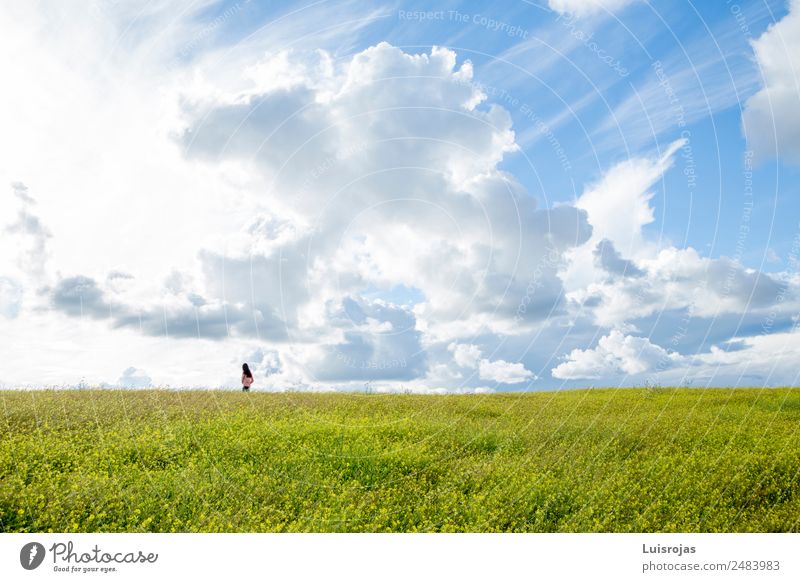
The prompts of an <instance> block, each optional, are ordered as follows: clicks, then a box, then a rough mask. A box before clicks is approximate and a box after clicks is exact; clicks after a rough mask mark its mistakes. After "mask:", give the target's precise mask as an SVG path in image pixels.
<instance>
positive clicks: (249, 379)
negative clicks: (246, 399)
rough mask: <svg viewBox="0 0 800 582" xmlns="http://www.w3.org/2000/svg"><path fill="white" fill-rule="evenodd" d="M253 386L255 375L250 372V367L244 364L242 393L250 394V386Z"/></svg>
mask: <svg viewBox="0 0 800 582" xmlns="http://www.w3.org/2000/svg"><path fill="white" fill-rule="evenodd" d="M252 385H253V373H252V372H251V371H250V366H248V365H247V364H242V392H250V386H252Z"/></svg>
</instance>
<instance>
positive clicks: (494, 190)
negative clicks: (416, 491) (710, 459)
mask: <svg viewBox="0 0 800 582" xmlns="http://www.w3.org/2000/svg"><path fill="white" fill-rule="evenodd" d="M0 32H3V33H4V34H2V35H0V36H2V39H3V40H2V41H0V43H2V44H3V45H4V46H3V48H4V49H5V50H6V51H12V52H14V54H19V55H20V58H19V59H17V60H16V62H14V63H9V64H7V65H4V68H5V70H4V71H3V73H4V76H5V77H6V81H7V83H6V85H7V86H8V87H12V88H13V89H12V90H11V91H9V92H7V94H6V95H3V96H2V97H0V99H2V100H3V101H5V102H4V103H2V104H0V105H2V107H0V110H2V113H1V114H0V116H2V123H3V126H4V127H6V128H8V129H7V131H5V132H4V136H3V137H2V138H0V140H1V141H0V146H1V147H2V150H0V154H1V155H3V156H4V159H5V160H7V163H6V164H5V167H4V168H3V169H2V172H0V173H2V176H1V177H2V178H3V180H4V183H5V184H6V185H7V186H6V187H5V188H6V191H5V194H4V195H3V196H2V204H1V205H0V218H2V223H3V230H2V234H0V236H2V237H3V239H4V240H3V241H2V245H3V246H2V247H0V248H2V249H3V250H2V251H0V333H3V335H4V337H15V338H18V341H16V342H7V343H6V344H5V345H4V346H3V347H2V348H0V362H4V363H3V364H0V383H2V384H3V385H7V386H28V385H32V381H31V380H30V378H29V377H28V376H27V375H26V373H24V370H26V369H30V368H31V367H32V366H35V367H36V368H38V369H41V370H43V372H42V379H41V382H43V383H45V384H47V385H63V386H70V385H75V384H78V383H84V382H86V383H90V384H97V385H107V386H117V385H119V386H148V385H158V386H166V385H169V386H188V387H200V386H212V387H217V386H220V387H235V386H236V385H237V382H238V375H237V368H238V366H239V365H240V363H241V362H242V361H249V362H250V363H251V366H252V367H253V368H254V369H255V370H256V372H257V376H258V382H257V384H259V385H260V386H261V387H263V388H266V389H275V390H285V389H315V390H337V389H342V390H352V389H362V388H363V386H364V384H365V383H366V382H370V383H372V384H371V385H373V386H374V388H375V389H378V390H387V391H391V390H398V389H402V390H415V391H420V392H431V391H433V392H439V391H468V392H475V391H477V392H483V391H495V390H501V391H504V390H545V389H559V388H564V387H566V388H569V387H578V386H586V385H611V386H630V385H643V384H664V385H666V384H691V385H698V386H703V385H759V386H761V385H764V386H767V385H776V384H793V383H796V374H797V372H796V371H795V365H794V362H796V358H797V356H798V355H800V354H797V349H798V348H796V347H795V346H796V345H798V342H797V341H796V340H797V337H798V336H797V330H796V323H797V315H798V310H799V309H800V296H798V286H800V277H799V276H798V273H797V255H798V252H800V244H799V243H798V240H800V239H798V238H797V237H798V234H799V233H800V223H799V220H798V219H799V218H800V202H798V199H799V196H798V194H800V193H799V192H798V189H799V185H800V169H799V167H800V107H798V105H800V88H799V87H800V82H798V76H797V74H798V72H800V62H798V54H800V46H798V42H799V41H798V40H797V39H798V38H800V5H798V3H797V2H787V1H784V0H774V1H773V0H753V1H736V2H734V1H733V0H731V1H720V2H691V1H688V0H675V1H665V2H658V1H645V0H549V1H546V0H540V1H538V2H522V1H521V2H508V3H492V2H440V3H436V4H433V5H432V4H430V3H422V2H395V3H387V2H375V3H369V2H355V1H318V2H308V3H280V4H275V3H267V2H259V1H258V0H249V1H244V0H239V1H235V2H234V1H229V2H218V1H214V0H204V1H202V2H191V3H188V2H187V3H177V4H176V3H170V2H158V1H151V2H138V1H130V2H129V1H120V2H115V3H111V4H102V3H97V4H93V5H92V6H91V10H89V11H88V13H87V14H76V13H72V12H70V11H67V10H65V9H63V7H59V6H58V5H57V4H52V5H48V3H44V4H42V5H37V6H20V7H17V8H15V9H14V10H9V11H8V12H7V13H6V14H4V15H3V16H2V18H1V19H0ZM34 346H35V347H34ZM9 362H14V363H15V364H10V363H9Z"/></svg>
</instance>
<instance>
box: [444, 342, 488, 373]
mask: <svg viewBox="0 0 800 582" xmlns="http://www.w3.org/2000/svg"><path fill="white" fill-rule="evenodd" d="M447 349H448V350H449V351H451V352H452V353H453V361H455V363H456V365H458V366H461V367H462V368H475V367H477V365H478V362H479V361H480V359H481V349H480V347H478V346H476V345H474V344H457V343H451V344H450V345H449V346H447Z"/></svg>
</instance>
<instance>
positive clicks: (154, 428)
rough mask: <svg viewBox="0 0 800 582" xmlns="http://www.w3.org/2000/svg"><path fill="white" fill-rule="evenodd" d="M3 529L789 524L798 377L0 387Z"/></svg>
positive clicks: (787, 527) (794, 490) (796, 501)
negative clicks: (361, 389)
mask: <svg viewBox="0 0 800 582" xmlns="http://www.w3.org/2000/svg"><path fill="white" fill-rule="evenodd" d="M0 401H2V413H1V416H2V417H1V418H0V435H2V438H1V439H0V530H2V531H6V532H9V531H11V532H33V531H36V532H40V531H67V532H100V531H102V532H142V531H151V532H172V531H190V532H243V531H248V532H256V531H299V532H317V531H324V532H328V531H350V532H353V531H368V532H385V531H401V532H407V531H472V532H489V531H501V532H510V531H523V532H555V531H578V532H588V531H603V532H605V531H622V532H625V531H647V532H650V531H680V532H695V531H698V532H705V531H735V532H742V531H800V473H799V471H800V431H799V430H798V429H799V428H800V390H798V389H765V390H761V389H735V390H734V389H713V390H710V389H709V390H703V389H619V390H615V389H605V390H582V391H574V392H573V391H571V392H554V393H535V394H494V395H461V396H456V395H452V396H415V395H377V394H375V395H368V394H307V393H283V394H266V393H251V394H243V393H240V392H223V391H167V390H141V391H140V390H73V391H54V390H46V391H0Z"/></svg>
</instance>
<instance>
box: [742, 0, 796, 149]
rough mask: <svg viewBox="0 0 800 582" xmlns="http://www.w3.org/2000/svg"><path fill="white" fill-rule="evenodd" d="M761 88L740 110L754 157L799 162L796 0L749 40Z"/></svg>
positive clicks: (792, 0)
mask: <svg viewBox="0 0 800 582" xmlns="http://www.w3.org/2000/svg"><path fill="white" fill-rule="evenodd" d="M752 44H753V51H754V52H755V57H756V61H757V63H758V65H759V67H760V70H761V74H762V77H763V83H764V85H763V88H762V89H761V90H760V91H758V92H757V93H756V94H755V95H753V96H752V97H750V98H749V99H748V100H747V103H746V104H745V108H744V111H743V113H742V125H743V127H744V131H745V134H746V136H747V142H748V145H749V147H750V148H751V149H752V150H753V151H754V153H755V156H756V158H757V159H764V158H768V157H772V156H780V157H782V158H783V159H785V160H786V161H788V162H792V163H795V164H799V163H800V111H799V110H798V107H797V104H798V102H800V0H791V2H790V5H789V14H787V15H786V16H785V17H784V18H783V19H782V20H781V21H780V22H778V23H776V24H774V25H772V26H770V27H769V29H767V31H766V32H764V33H763V34H762V35H761V36H760V37H759V38H758V39H756V40H755V41H753V43H752Z"/></svg>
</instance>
